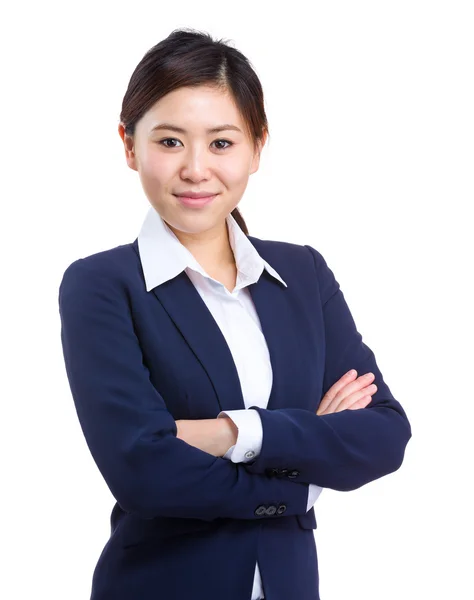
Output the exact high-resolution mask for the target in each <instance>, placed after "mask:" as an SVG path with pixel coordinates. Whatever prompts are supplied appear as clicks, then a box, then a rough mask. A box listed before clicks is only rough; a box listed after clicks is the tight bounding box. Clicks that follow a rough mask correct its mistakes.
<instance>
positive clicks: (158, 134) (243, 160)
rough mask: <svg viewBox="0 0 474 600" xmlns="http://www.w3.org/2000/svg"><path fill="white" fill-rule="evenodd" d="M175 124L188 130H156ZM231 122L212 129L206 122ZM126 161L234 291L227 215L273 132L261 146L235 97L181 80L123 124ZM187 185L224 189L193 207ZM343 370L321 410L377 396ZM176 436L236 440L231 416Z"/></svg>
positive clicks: (226, 443)
mask: <svg viewBox="0 0 474 600" xmlns="http://www.w3.org/2000/svg"><path fill="white" fill-rule="evenodd" d="M162 123H169V124H173V125H176V126H178V127H181V128H182V129H184V130H185V133H183V132H177V131H175V130H172V129H166V130H165V129H162V130H155V131H153V128H154V127H155V126H156V125H159V124H162ZM223 124H231V125H233V126H235V127H236V128H237V129H238V130H237V131H236V130H233V129H227V130H224V131H220V132H217V133H216V132H214V133H209V132H208V131H207V129H209V128H211V127H218V126H221V125H223ZM118 132H119V135H120V137H121V139H122V142H123V145H124V150H125V159H126V162H127V165H128V166H129V167H130V168H131V169H133V170H134V171H137V172H138V175H139V177H140V181H141V184H142V187H143V191H144V192H145V195H146V196H147V198H148V200H149V202H150V204H151V205H152V206H153V207H154V208H155V210H156V211H157V212H158V213H159V214H160V215H161V217H162V218H163V220H164V221H165V222H166V224H167V225H168V226H169V228H170V229H171V230H172V231H173V233H174V234H175V235H176V237H177V238H178V239H179V241H180V242H181V243H182V244H183V245H184V246H185V247H186V248H187V249H188V250H189V251H190V252H191V253H192V254H193V256H194V257H195V258H196V260H197V261H198V263H199V264H200V265H201V266H202V267H203V269H204V270H205V271H206V273H208V275H210V276H211V277H213V278H214V279H216V280H217V281H220V282H221V283H223V284H224V285H225V286H226V287H227V289H229V290H231V291H232V290H233V288H234V287H235V279H236V275H237V269H236V265H235V259H234V255H233V252H232V248H231V245H230V242H229V236H228V230H227V226H226V222H225V219H226V217H227V216H228V215H229V214H230V213H231V212H232V211H233V210H234V208H235V207H236V206H237V205H238V204H239V202H240V199H241V198H242V196H243V194H244V192H245V189H246V187H247V184H248V180H249V177H250V175H251V174H252V173H255V172H256V171H257V170H258V168H259V165H260V154H261V151H262V149H263V146H264V145H265V142H266V139H267V135H266V134H264V135H263V136H262V140H261V142H260V143H259V144H258V146H257V148H256V149H255V148H254V145H253V140H252V138H251V136H250V134H249V132H248V130H247V128H246V124H245V121H244V120H243V118H242V116H241V115H240V113H239V111H238V108H237V106H236V104H235V103H234V101H233V99H232V96H231V95H230V94H229V93H227V92H225V91H223V90H220V89H216V88H214V87H211V86H199V87H195V88H191V87H182V88H179V89H177V90H174V91H173V92H170V93H169V94H167V95H166V96H164V97H163V98H161V99H160V100H159V101H158V102H156V103H155V104H154V105H153V106H152V107H151V108H150V109H149V110H148V111H147V112H146V113H145V114H144V115H143V116H142V118H141V119H140V120H139V121H138V123H137V124H136V129H135V134H134V136H128V135H126V134H125V127H124V125H123V123H120V124H119V126H118ZM186 190H193V191H199V192H201V191H206V192H211V193H217V194H218V195H217V197H216V198H215V199H214V201H213V202H211V203H210V204H208V205H206V206H203V207H201V208H191V207H186V206H184V205H183V204H181V203H180V202H179V200H178V199H177V198H176V196H175V195H174V194H179V193H182V192H184V191H186ZM356 375H357V374H355V375H348V374H346V375H344V377H342V378H341V379H340V380H339V381H338V382H336V383H335V384H334V385H333V386H332V387H331V389H330V390H328V392H327V394H326V395H325V397H324V398H323V399H322V401H321V403H320V406H319V407H318V412H317V414H319V415H322V414H329V413H331V412H338V411H339V410H345V409H356V408H364V407H365V406H367V404H368V403H369V402H370V400H371V396H370V395H368V394H370V393H375V390H372V391H371V388H370V387H367V386H368V384H369V383H370V382H371V381H372V380H373V375H372V374H369V375H371V377H368V378H365V379H364V378H363V377H360V378H358V379H357V380H354V378H355V376H356ZM176 427H177V436H176V437H178V438H179V439H181V440H183V441H185V442H186V443H188V444H190V445H193V446H194V447H196V448H199V449H201V450H203V451H204V452H208V453H209V454H212V455H213V456H216V457H222V456H224V454H225V453H226V452H227V450H228V449H229V448H230V447H231V446H233V445H234V444H235V443H236V441H237V434H238V429H237V427H236V426H235V424H234V422H233V421H232V420H231V419H228V418H224V419H217V418H216V419H200V420H199V419H196V420H178V421H176Z"/></svg>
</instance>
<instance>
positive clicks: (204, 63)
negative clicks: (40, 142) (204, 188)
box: [120, 28, 269, 235]
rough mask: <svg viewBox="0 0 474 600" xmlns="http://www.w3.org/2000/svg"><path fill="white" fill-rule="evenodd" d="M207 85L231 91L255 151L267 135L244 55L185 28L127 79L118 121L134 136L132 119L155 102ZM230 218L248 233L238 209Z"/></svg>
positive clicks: (150, 53) (256, 89)
mask: <svg viewBox="0 0 474 600" xmlns="http://www.w3.org/2000/svg"><path fill="white" fill-rule="evenodd" d="M199 85H211V86H213V87H216V88H218V89H221V90H222V91H226V92H228V93H230V94H231V95H232V97H233V99H234V102H235V104H236V106H237V108H238V110H239V111H240V114H241V116H242V119H243V121H244V123H245V125H246V128H247V133H248V135H249V137H250V138H251V139H252V141H253V146H254V149H256V148H257V144H258V142H259V141H261V140H262V138H263V136H264V135H265V134H267V135H269V131H268V123H267V117H266V115H265V109H264V100H263V90H262V86H261V84H260V81H259V79H258V77H257V75H256V73H255V71H254V69H253V68H252V66H251V63H250V62H249V60H248V59H247V58H245V56H244V55H243V54H242V53H241V52H239V51H238V50H236V49H235V48H233V47H232V46H229V45H227V44H226V43H225V42H224V41H222V40H213V39H212V37H211V35H209V34H207V33H201V32H199V31H196V30H193V29H189V28H185V29H177V30H174V31H172V32H171V33H170V35H169V36H168V37H167V38H165V39H164V40H162V41H161V42H159V43H158V44H156V45H155V46H153V47H152V48H150V50H148V52H146V54H145V55H144V56H143V58H142V60H141V61H140V62H139V63H138V65H137V66H136V68H135V71H134V72H133V73H132V76H131V78H130V81H129V84H128V88H127V91H126V92H125V96H124V98H123V101H122V110H121V113H120V121H121V123H122V124H123V126H124V128H125V133H126V134H127V135H129V136H133V135H134V133H135V125H136V123H137V121H139V120H140V118H141V117H142V116H143V115H144V114H145V113H146V111H147V110H148V109H150V108H151V107H152V106H153V105H154V104H155V102H157V101H158V100H159V99H160V98H162V97H163V96H165V95H166V94H168V93H169V92H172V91H173V90H176V89H177V88H180V87H195V86H199ZM231 214H232V216H233V217H234V219H235V220H236V221H237V223H238V224H239V226H240V228H241V229H242V231H243V232H244V233H245V234H246V235H248V234H249V232H248V229H247V225H246V223H245V221H244V218H243V217H242V215H241V213H240V211H239V209H238V208H237V207H236V208H234V210H233V211H232V213H231Z"/></svg>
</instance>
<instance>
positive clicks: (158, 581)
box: [59, 236, 411, 600]
mask: <svg viewBox="0 0 474 600" xmlns="http://www.w3.org/2000/svg"><path fill="white" fill-rule="evenodd" d="M248 239H249V240H250V241H251V243H252V244H253V245H254V247H255V248H256V249H257V251H258V252H259V254H260V255H261V256H262V257H263V258H264V259H265V260H267V261H268V262H269V263H270V264H271V265H273V266H274V267H275V268H276V269H277V271H278V272H279V273H280V274H281V276H282V277H283V278H284V280H285V281H286V282H287V284H288V287H285V286H283V285H282V284H280V283H279V282H278V281H277V280H275V279H274V278H273V277H271V276H270V275H269V274H268V273H267V272H266V271H265V270H264V271H263V273H262V275H261V277H260V279H259V280H258V282H257V283H255V284H252V285H250V286H249V289H250V292H251V295H252V300H253V302H254V303H255V307H256V309H257V312H258V315H259V318H260V321H261V324H262V329H263V332H264V335H265V338H266V340H267V344H268V348H269V352H270V357H271V363H272V369H273V387H272V391H271V395H270V398H269V402H268V406H267V408H266V409H263V408H261V407H258V406H254V407H251V408H254V409H255V410H257V411H258V412H259V414H260V417H261V420H262V425H263V442H262V448H261V451H260V454H259V455H258V457H257V458H256V459H255V460H254V461H252V462H250V463H233V462H232V461H229V460H226V459H224V458H220V457H219V458H216V457H214V456H212V455H210V454H208V453H206V452H203V451H201V450H199V449H197V448H194V447H193V446H190V445H189V444H187V443H186V442H184V440H180V439H178V438H177V437H176V433H177V428H176V423H175V420H178V419H209V418H215V417H216V416H217V414H219V413H220V412H221V411H223V410H236V409H244V408H245V406H244V402H243V397H242V392H241V388H240V383H239V379H238V375H237V371H236V368H235V364H234V362H233V360H232V355H231V353H230V350H229V348H228V346H227V344H226V342H225V339H224V337H223V336H222V333H221V331H220V329H219V327H218V326H217V324H216V322H215V320H214V319H213V318H212V315H211V314H210V312H209V310H208V309H207V307H206V304H205V303H204V302H203V300H202V299H201V297H200V296H199V294H198V292H197V290H196V289H195V287H194V286H193V284H192V283H191V281H190V279H189V278H188V276H187V275H186V273H185V272H182V273H181V274H180V275H178V276H177V277H175V278H173V279H170V280H168V281H167V282H165V283H164V284H162V285H160V286H158V287H156V288H154V289H153V290H151V291H150V292H147V291H146V287H145V281H144V277H143V271H142V268H141V263H140V258H139V252H138V243H137V239H136V240H135V241H134V242H133V243H131V244H125V245H122V246H118V247H116V248H113V249H111V250H106V251H103V252H99V253H97V254H94V255H91V256H88V257H86V258H83V259H79V260H77V261H75V262H73V263H72V264H71V265H70V266H69V267H68V268H67V269H66V271H65V273H64V275H63V278H62V281H61V285H60V289H59V309H60V316H61V340H62V345H63V352H64V359H65V365H66V370H67V375H68V379H69V383H70V387H71V393H72V396H73V399H74V402H75V406H76V409H77V414H78V418H79V421H80V424H81V427H82V430H83V432H84V436H85V439H86V441H87V444H88V447H89V449H90V451H91V453H92V456H93V458H94V460H95V462H96V464H97V466H98V468H99V470H100V472H101V474H102V476H103V477H104V479H105V481H106V483H107V485H108V487H109V489H110V491H111V493H112V494H113V496H114V497H115V499H116V503H115V505H114V507H113V510H112V514H111V535H110V538H109V540H108V541H107V543H106V545H105V547H104V549H103V551H102V553H101V555H100V557H99V560H98V563H97V566H96V568H95V570H94V575H93V581H92V595H91V600H112V599H113V600H132V599H133V600H136V599H137V598H140V600H148V599H149V600H151V599H152V598H153V600H156V598H166V600H174V599H176V600H177V599H180V600H184V599H185V598H193V600H201V599H202V600H205V599H206V600H210V599H211V598H212V599H214V598H215V599H217V598H225V599H226V600H249V599H250V595H251V589H252V581H253V575H254V568H255V562H256V560H257V559H258V562H259V564H260V570H261V575H262V580H263V588H264V593H265V598H266V599H267V600H290V599H291V600H292V599H293V598H295V599H296V598H298V600H317V599H319V592H318V587H319V578H318V566H317V553H316V547H315V542H314V535H313V529H315V528H316V520H315V514H314V508H312V509H311V510H310V511H308V512H306V502H307V497H308V486H307V484H309V483H311V484H315V485H319V486H321V487H327V488H332V489H335V490H341V491H348V490H353V489H356V488H358V487H360V486H362V485H364V484H366V483H368V482H370V481H373V480H374V479H377V478H379V477H382V476H384V475H387V474H388V473H391V472H393V471H395V470H397V469H398V468H399V467H400V465H401V464H402V461H403V458H404V452H405V447H406V445H407V443H408V440H409V439H410V437H411V428H410V424H409V421H408V419H407V416H406V413H405V412H404V410H403V408H402V406H401V405H400V403H399V402H398V401H397V400H396V399H395V398H394V397H393V395H392V393H391V391H390V389H389V387H388V385H387V384H386V383H385V381H384V379H383V376H382V373H381V371H380V369H379V367H378V365H377V363H376V360H375V356H374V353H373V351H372V350H371V349H370V348H369V347H368V346H367V345H366V344H365V343H364V342H363V340H362V336H361V334H360V333H359V332H358V330H357V328H356V325H355V323H354V320H353V318H352V316H351V313H350V310H349V308H348V306H347V303H346V301H345V299H344V295H343V292H342V291H341V289H340V286H339V284H338V282H337V280H336V279H335V276H334V274H333V272H332V270H331V269H330V268H329V266H328V265H327V263H326V261H325V259H324V258H323V256H322V255H321V254H320V253H319V252H318V251H317V250H315V249H314V248H312V247H311V246H309V245H305V246H302V245H298V244H292V243H287V242H278V241H268V240H261V239H259V238H256V237H253V236H248ZM352 368H354V369H356V370H357V371H358V374H363V373H366V372H369V371H371V372H372V373H374V375H375V379H374V383H375V384H376V385H377V388H378V389H377V392H376V393H375V394H374V395H373V397H372V401H371V403H370V404H369V405H368V407H367V408H365V409H360V410H345V411H341V412H338V413H334V414H329V415H322V416H319V415H316V410H317V407H318V405H319V402H320V401H321V399H322V397H323V396H324V395H325V393H326V391H327V390H328V389H329V388H330V387H331V386H332V385H333V384H334V383H335V382H336V381H337V380H338V379H340V377H341V376H342V375H344V374H345V373H346V372H347V371H349V370H350V369H352ZM229 548H231V549H232V552H229Z"/></svg>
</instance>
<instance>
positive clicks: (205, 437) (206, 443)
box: [176, 418, 238, 457]
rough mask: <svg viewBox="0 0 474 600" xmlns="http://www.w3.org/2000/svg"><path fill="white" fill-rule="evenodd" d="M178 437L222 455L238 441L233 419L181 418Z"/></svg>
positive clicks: (217, 455) (196, 446)
mask: <svg viewBox="0 0 474 600" xmlns="http://www.w3.org/2000/svg"><path fill="white" fill-rule="evenodd" d="M176 428H177V434H176V437H177V438H179V439H180V440H183V441H185V442H186V443H187V444H189V445H191V446H194V447H195V448H199V450H202V451H203V452H207V453H208V454H212V456H216V457H222V456H224V454H225V453H226V452H227V450H228V449H229V448H230V447H231V446H233V445H234V444H235V443H236V442H237V433H238V429H237V427H236V425H235V424H234V422H233V421H232V419H228V418H226V419H179V420H178V421H176Z"/></svg>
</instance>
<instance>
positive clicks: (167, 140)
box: [158, 138, 234, 150]
mask: <svg viewBox="0 0 474 600" xmlns="http://www.w3.org/2000/svg"><path fill="white" fill-rule="evenodd" d="M170 140H171V141H174V142H179V140H178V139H176V138H165V139H163V140H160V141H159V142H158V143H159V144H162V145H163V146H164V147H165V148H177V147H178V146H174V145H172V146H169V145H168V144H166V143H165V142H169V141H170ZM216 142H218V143H221V142H224V143H225V144H229V145H228V146H226V147H225V148H222V147H218V148H217V150H226V149H227V148H230V146H233V145H234V142H231V141H229V140H223V139H219V140H214V142H213V144H215V143H216ZM180 143H181V142H180Z"/></svg>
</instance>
